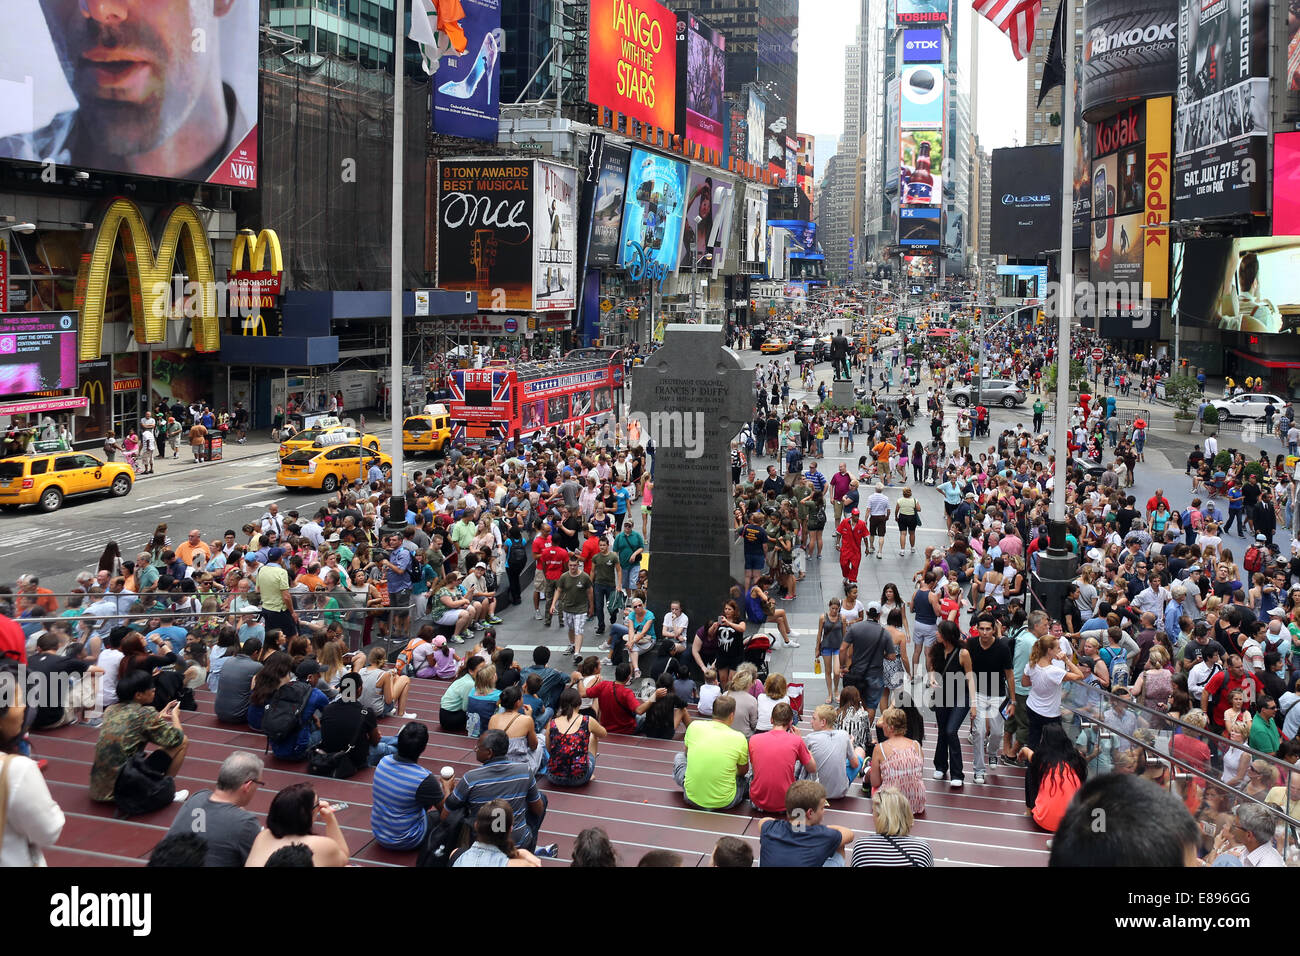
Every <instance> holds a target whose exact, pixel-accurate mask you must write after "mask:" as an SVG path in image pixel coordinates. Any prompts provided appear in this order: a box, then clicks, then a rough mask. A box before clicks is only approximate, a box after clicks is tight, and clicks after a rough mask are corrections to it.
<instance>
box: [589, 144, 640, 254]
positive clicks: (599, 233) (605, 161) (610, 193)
mask: <svg viewBox="0 0 1300 956" xmlns="http://www.w3.org/2000/svg"><path fill="white" fill-rule="evenodd" d="M631 156H632V154H631V151H630V150H628V149H625V148H624V147H622V146H615V145H614V144H613V143H610V142H606V143H605V148H604V153H603V155H602V156H601V162H600V178H599V179H597V181H596V203H595V209H594V211H593V212H592V216H591V245H590V246H589V247H588V249H587V263H588V265H593V266H609V265H613V264H614V263H616V262H618V245H619V238H620V234H621V233H622V231H623V205H624V203H625V201H626V199H627V167H628V162H629V160H630V159H631Z"/></svg>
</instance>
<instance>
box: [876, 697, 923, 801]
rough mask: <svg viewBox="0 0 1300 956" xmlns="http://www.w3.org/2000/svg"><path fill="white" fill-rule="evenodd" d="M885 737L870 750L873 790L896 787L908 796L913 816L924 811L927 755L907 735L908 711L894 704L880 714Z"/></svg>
mask: <svg viewBox="0 0 1300 956" xmlns="http://www.w3.org/2000/svg"><path fill="white" fill-rule="evenodd" d="M880 725H881V727H882V729H883V730H884V732H885V740H884V742H883V743H878V744H876V746H875V749H874V750H873V751H872V753H871V773H870V776H871V791H872V793H873V794H875V793H876V792H878V791H879V790H881V789H882V788H884V787H895V788H897V789H898V791H899V792H900V793H902V795H903V796H904V797H905V798H906V799H907V803H908V806H909V807H910V808H911V810H912V814H913V816H920V815H921V814H923V813H925V778H924V770H925V758H924V757H923V756H922V753H921V745H920V744H919V743H917V742H916V741H915V740H911V739H910V738H908V736H907V714H905V713H904V712H903V710H902V708H899V707H891V708H889V709H888V710H886V711H885V712H884V713H883V714H881V715H880Z"/></svg>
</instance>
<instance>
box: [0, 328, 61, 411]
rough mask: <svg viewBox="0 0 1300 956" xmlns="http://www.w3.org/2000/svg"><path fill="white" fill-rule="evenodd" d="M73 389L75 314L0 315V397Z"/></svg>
mask: <svg viewBox="0 0 1300 956" xmlns="http://www.w3.org/2000/svg"><path fill="white" fill-rule="evenodd" d="M76 387H77V313H76V312H0V396H9V395H25V394H27V393H28V392H45V391H53V390H55V389H63V388H76Z"/></svg>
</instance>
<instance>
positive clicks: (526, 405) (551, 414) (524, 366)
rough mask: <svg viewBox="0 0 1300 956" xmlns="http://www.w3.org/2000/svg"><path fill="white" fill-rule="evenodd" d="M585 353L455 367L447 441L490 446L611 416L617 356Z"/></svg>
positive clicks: (618, 378)
mask: <svg viewBox="0 0 1300 956" xmlns="http://www.w3.org/2000/svg"><path fill="white" fill-rule="evenodd" d="M584 353H586V354H584V355H582V356H581V357H578V356H574V357H572V358H566V359H561V360H559V361H554V362H523V363H520V364H518V365H516V366H515V367H513V368H506V367H503V366H489V367H487V368H479V369H473V368H472V369H456V370H454V371H453V372H452V373H451V377H450V380H449V383H448V384H449V386H450V388H451V402H450V403H449V410H450V412H451V437H452V440H453V441H462V442H465V443H466V444H469V445H484V444H492V443H495V442H504V441H506V440H507V439H509V438H510V437H512V436H518V437H521V438H528V437H531V436H532V435H534V434H536V433H537V432H539V431H541V430H542V429H545V428H552V427H556V426H559V427H562V428H563V429H564V432H565V434H572V433H573V432H574V431H575V430H580V429H582V428H584V427H586V425H587V424H588V423H589V422H591V421H593V420H596V419H602V420H603V419H606V418H609V417H612V416H613V415H614V407H615V403H616V402H617V401H618V390H619V389H621V388H622V387H623V362H622V357H621V355H619V354H618V353H617V352H613V351H611V352H609V353H608V354H603V353H600V352H595V351H594V350H584ZM593 353H594V354H593Z"/></svg>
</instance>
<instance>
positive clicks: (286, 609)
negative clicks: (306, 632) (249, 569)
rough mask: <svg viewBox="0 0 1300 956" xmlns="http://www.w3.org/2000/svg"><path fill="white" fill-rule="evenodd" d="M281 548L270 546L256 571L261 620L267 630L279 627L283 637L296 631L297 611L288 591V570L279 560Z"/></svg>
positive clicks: (292, 634) (282, 551)
mask: <svg viewBox="0 0 1300 956" xmlns="http://www.w3.org/2000/svg"><path fill="white" fill-rule="evenodd" d="M283 558H284V549H283V548H272V549H271V550H270V551H268V552H267V553H266V564H264V565H263V566H262V567H261V568H260V569H259V570H258V572H257V591H258V594H260V595H261V597H262V620H263V621H264V622H265V624H266V629H267V630H268V631H269V630H271V629H272V628H279V629H280V630H281V631H283V632H284V636H285V637H293V636H294V635H295V634H297V633H298V612H297V611H295V610H294V609H293V596H292V595H290V593H289V572H288V571H286V570H285V569H284V567H283V566H282V565H281V564H280V561H281V560H282V559H283Z"/></svg>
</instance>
